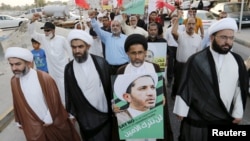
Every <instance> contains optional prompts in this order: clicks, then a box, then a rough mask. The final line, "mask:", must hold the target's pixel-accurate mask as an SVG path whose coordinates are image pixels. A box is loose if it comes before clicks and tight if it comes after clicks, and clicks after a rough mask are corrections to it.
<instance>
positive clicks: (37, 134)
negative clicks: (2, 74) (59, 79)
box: [11, 71, 80, 141]
mask: <svg viewBox="0 0 250 141" xmlns="http://www.w3.org/2000/svg"><path fill="white" fill-rule="evenodd" d="M37 76H38V80H39V82H40V85H41V89H42V92H43V95H44V100H45V102H46V104H47V107H48V109H49V111H50V114H51V117H52V120H53V123H52V125H49V126H48V127H44V126H43V124H44V122H43V121H42V120H41V119H40V118H39V117H38V116H37V115H36V113H35V112H34V111H33V110H32V108H31V107H30V106H29V104H28V103H27V101H26V99H25V97H24V94H23V92H22V89H21V84H20V79H19V78H16V77H12V79H11V88H12V94H13V104H14V113H15V121H16V122H17V123H19V124H20V125H21V126H22V128H23V131H24V134H25V137H26V139H27V141H80V136H79V135H78V133H77V131H76V129H75V127H74V125H73V124H72V123H71V121H70V119H69V118H68V113H67V111H66V110H65V108H64V106H63V104H62V102H61V99H60V95H59V92H58V89H57V86H56V83H55V81H54V80H53V79H52V78H51V77H50V76H49V75H48V74H47V73H45V72H42V71H37ZM30 87H32V85H31V86H30Z"/></svg>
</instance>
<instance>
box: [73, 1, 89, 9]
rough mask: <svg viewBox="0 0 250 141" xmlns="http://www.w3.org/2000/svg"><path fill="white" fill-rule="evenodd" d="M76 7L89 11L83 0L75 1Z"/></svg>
mask: <svg viewBox="0 0 250 141" xmlns="http://www.w3.org/2000/svg"><path fill="white" fill-rule="evenodd" d="M75 3H76V5H77V6H79V7H81V8H85V9H89V4H88V3H87V2H86V1H85V0H75Z"/></svg>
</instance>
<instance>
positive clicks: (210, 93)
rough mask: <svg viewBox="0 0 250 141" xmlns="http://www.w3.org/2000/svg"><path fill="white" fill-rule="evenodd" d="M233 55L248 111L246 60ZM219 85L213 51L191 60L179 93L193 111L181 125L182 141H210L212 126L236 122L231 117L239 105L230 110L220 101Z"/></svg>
mask: <svg viewBox="0 0 250 141" xmlns="http://www.w3.org/2000/svg"><path fill="white" fill-rule="evenodd" d="M230 53H232V55H233V57H234V58H235V60H236V62H237V64H238V74H239V87H240V91H241V92H240V95H241V99H242V104H243V106H242V107H243V109H244V108H245V104H246V96H247V93H248V79H247V71H246V68H245V65H244V62H243V60H242V58H241V57H240V56H239V55H237V54H235V53H233V52H230ZM228 77H230V76H228ZM201 78H202V79H201ZM218 83H219V81H218V77H217V71H216V67H215V62H214V59H213V56H212V54H211V51H210V50H209V48H206V49H204V50H203V51H201V52H199V53H197V54H196V55H193V56H191V57H190V58H189V60H188V62H187V64H186V66H185V69H184V72H183V74H182V80H181V85H180V88H179V90H178V93H177V94H178V95H179V96H180V97H181V98H182V99H183V100H184V101H185V103H186V104H187V106H189V107H190V108H189V111H188V115H187V117H185V118H184V119H183V120H182V123H181V129H180V137H179V140H180V141H207V136H208V132H207V131H208V130H207V129H208V126H209V125H214V124H215V125H232V124H233V123H232V121H233V120H234V118H233V117H232V115H231V114H232V110H233V109H234V106H235V105H233V104H231V107H230V110H229V111H228V110H227V108H226V107H225V105H224V104H223V101H222V99H221V98H220V92H219V84H218ZM232 103H233V102H232ZM189 135H190V136H189Z"/></svg>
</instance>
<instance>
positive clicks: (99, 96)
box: [73, 54, 108, 113]
mask: <svg viewBox="0 0 250 141" xmlns="http://www.w3.org/2000/svg"><path fill="white" fill-rule="evenodd" d="M73 70H74V74H75V77H76V81H77V84H78V86H79V87H80V89H81V91H82V93H83V95H84V97H86V99H87V100H88V101H89V103H90V104H91V105H92V106H93V107H95V108H96V109H98V110H99V111H101V112H105V113H107V112H108V105H107V99H106V96H105V93H104V89H103V85H102V82H101V79H100V77H99V74H98V72H97V70H96V67H95V64H94V62H93V60H92V58H91V56H90V55H89V54H88V59H87V60H86V62H84V63H78V62H76V61H74V62H73ZM86 82H87V83H86Z"/></svg>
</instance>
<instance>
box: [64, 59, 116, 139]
mask: <svg viewBox="0 0 250 141" xmlns="http://www.w3.org/2000/svg"><path fill="white" fill-rule="evenodd" d="M91 57H92V59H93V62H94V64H95V67H96V70H97V72H98V74H99V77H100V80H101V82H102V85H103V89H104V92H105V96H106V99H107V105H108V113H105V112H101V111H99V110H97V109H96V108H95V107H94V106H92V105H91V103H90V102H89V101H88V100H87V99H86V97H85V96H84V94H83V92H82V90H81V88H80V87H79V86H78V83H77V80H76V77H75V74H74V70H73V61H71V62H70V63H68V64H67V65H66V67H65V76H64V77H65V96H66V109H67V111H68V112H69V113H71V114H72V115H73V116H74V117H75V118H76V119H77V121H78V123H79V127H80V131H81V136H82V138H83V139H85V140H90V141H111V123H112V110H111V92H112V91H111V82H110V74H109V66H108V64H107V63H106V61H105V60H104V59H103V58H102V57H99V56H96V55H91ZM89 75H91V74H89ZM86 83H88V82H86ZM83 85H84V84H83Z"/></svg>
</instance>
